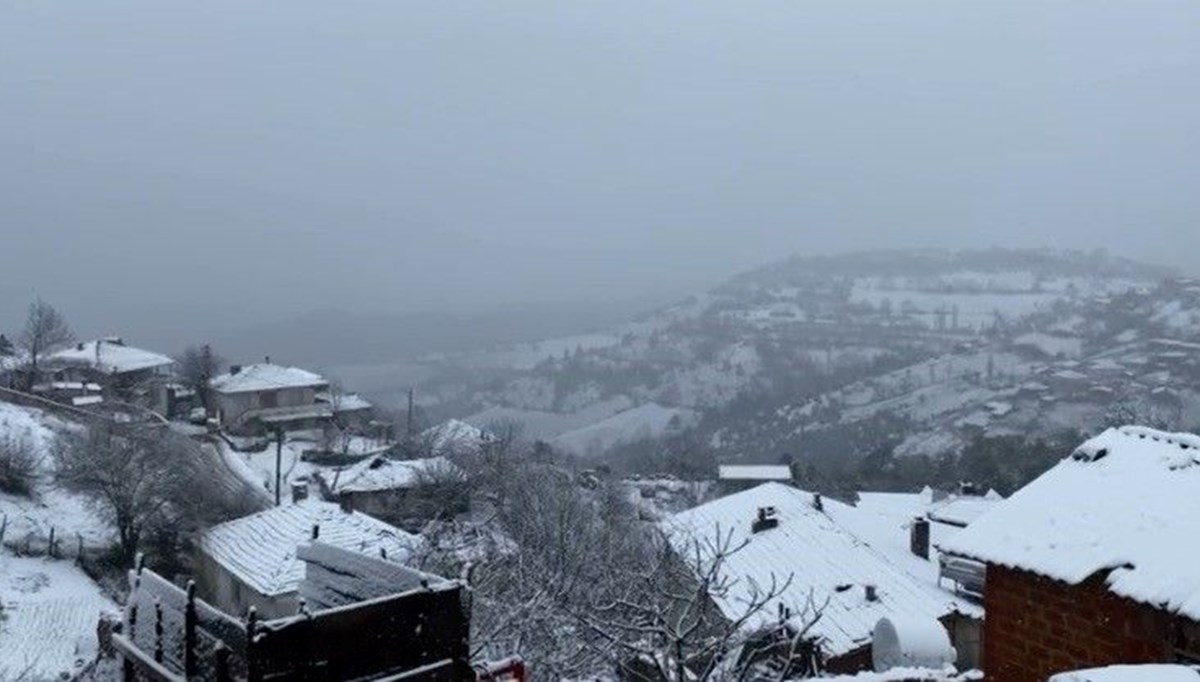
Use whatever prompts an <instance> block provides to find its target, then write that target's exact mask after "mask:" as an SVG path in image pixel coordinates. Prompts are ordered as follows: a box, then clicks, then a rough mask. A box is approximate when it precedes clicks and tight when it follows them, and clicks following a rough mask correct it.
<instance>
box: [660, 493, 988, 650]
mask: <svg viewBox="0 0 1200 682" xmlns="http://www.w3.org/2000/svg"><path fill="white" fill-rule="evenodd" d="M855 518H857V519H859V522H861V523H864V524H867V523H870V521H868V520H867V519H866V518H865V517H861V516H859V514H858V512H857V511H856V510H855V509H854V508H853V507H851V506H849V505H846V504H844V503H841V502H838V501H836V500H830V499H823V498H822V497H821V496H820V495H815V494H813V493H808V492H804V491H802V490H798V489H796V488H793V487H791V486H788V485H783V484H779V483H766V484H763V485H760V486H758V487H755V488H752V489H750V490H745V491H742V492H739V493H735V494H732V495H729V496H726V497H722V498H719V499H717V500H714V501H712V502H708V503H706V504H702V505H700V506H698V507H695V508H693V509H689V510H687V511H684V512H681V513H679V514H675V515H674V516H671V517H669V518H667V519H666V520H665V521H664V522H663V523H662V527H663V530H664V532H666V533H667V534H668V537H669V538H670V541H671V543H672V545H673V546H674V548H675V550H676V552H677V553H678V555H679V556H680V558H681V559H682V560H683V561H685V562H687V563H688V564H689V565H691V564H692V563H693V562H694V561H695V558H694V557H695V556H696V550H697V548H699V549H700V553H701V554H702V555H705V554H706V553H711V546H712V545H711V540H712V539H713V537H714V534H715V533H717V532H720V533H721V534H722V536H723V537H724V536H725V535H726V534H728V541H729V544H731V545H732V546H734V547H739V546H740V547H741V549H739V550H738V551H737V552H735V553H733V554H731V555H730V556H728V557H727V558H726V559H725V563H724V564H723V566H722V575H721V576H720V577H721V578H722V579H724V580H727V581H729V584H730V589H728V590H726V591H724V592H723V593H722V594H714V595H712V600H713V602H714V604H715V606H716V608H717V609H719V610H720V612H721V613H722V614H723V615H724V616H725V617H726V618H728V619H730V620H734V619H737V618H740V617H742V616H744V615H745V614H744V609H745V606H744V605H745V604H746V603H747V602H748V600H750V599H751V598H752V594H753V592H754V590H756V589H762V588H764V587H765V586H769V585H771V584H772V581H773V580H774V581H775V584H778V585H784V584H786V589H785V590H784V591H783V593H782V594H781V595H780V596H779V597H778V599H776V600H775V602H773V603H770V604H767V605H766V608H764V609H763V611H762V612H761V613H760V614H758V615H757V616H756V617H754V618H751V619H750V620H749V621H748V622H747V624H746V627H747V628H748V629H750V630H758V629H766V628H771V627H778V614H779V612H780V611H781V610H783V609H786V610H788V612H789V613H793V614H796V616H795V618H796V619H802V618H804V617H805V615H804V612H805V605H806V604H809V603H815V604H818V605H820V604H826V606H825V608H824V610H823V612H822V614H821V617H820V618H819V619H818V620H817V621H816V622H815V624H814V625H813V626H812V629H811V630H810V634H811V635H812V636H813V637H814V638H815V643H816V646H817V648H818V650H819V654H820V657H821V659H822V660H823V662H824V664H823V665H824V669H825V670H826V671H828V672H831V673H852V672H856V671H860V670H869V669H870V668H871V667H872V648H871V641H872V634H873V631H874V628H875V626H876V624H877V623H879V621H880V619H882V618H884V617H889V616H891V617H902V618H905V619H924V620H927V621H933V622H934V623H935V624H936V623H937V622H939V621H940V623H941V626H942V627H943V628H944V629H945V630H947V631H948V635H949V637H950V639H951V641H952V642H953V643H954V645H955V646H960V645H961V644H960V643H959V642H956V641H954V640H955V638H956V636H957V635H959V634H961V633H963V632H965V631H966V630H967V628H968V625H969V624H970V623H973V624H974V628H975V630H976V631H977V630H978V627H979V624H978V623H979V619H980V618H981V617H982V609H981V608H980V607H979V606H978V605H977V604H974V603H971V602H970V601H969V600H966V599H963V598H961V597H959V596H957V595H955V594H953V593H951V592H949V591H946V590H942V589H940V588H939V587H938V586H937V584H936V577H935V576H936V569H935V568H933V567H930V566H928V562H924V563H922V562H920V561H919V560H918V559H917V558H916V557H912V558H911V562H912V563H913V564H916V565H922V566H925V568H924V570H925V573H924V576H925V577H924V579H920V578H918V577H915V576H914V575H912V574H910V573H909V571H908V570H906V568H903V567H901V566H900V565H899V564H897V563H895V562H893V561H891V560H889V559H888V558H887V557H886V556H885V555H884V554H883V553H882V552H880V551H877V550H876V549H875V548H874V547H872V546H871V545H870V544H869V543H868V542H867V541H864V539H863V538H861V537H860V536H859V535H857V534H856V533H855V532H853V531H852V530H851V529H850V527H849V525H850V523H851V522H852V519H855ZM897 530H899V529H897ZM705 539H707V540H709V541H710V542H705ZM697 543H698V544H697ZM743 544H744V546H742V545H743ZM706 548H708V549H706ZM712 558H713V557H711V556H702V557H701V561H702V562H708V561H711V560H712ZM693 569H696V570H701V569H702V567H698V566H693ZM810 599H811V602H810ZM808 615H811V614H808ZM960 621H961V622H960Z"/></svg>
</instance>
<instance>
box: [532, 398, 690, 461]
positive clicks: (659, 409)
mask: <svg viewBox="0 0 1200 682" xmlns="http://www.w3.org/2000/svg"><path fill="white" fill-rule="evenodd" d="M695 416H696V415H695V413H694V412H692V411H691V410H686V409H680V408H672V407H663V406H662V405H659V404H657V403H647V404H645V405H640V406H638V407H635V408H633V409H631V410H625V411H624V412H621V413H619V414H615V415H613V416H611V417H609V418H608V419H605V420H603V421H600V422H597V423H595V424H590V425H588V426H585V427H583V428H581V429H576V430H574V431H568V432H567V433H564V434H561V435H559V436H558V437H557V438H555V439H554V440H552V441H551V444H552V445H555V446H557V447H558V448H560V449H562V450H563V451H565V452H570V453H574V454H577V455H598V454H601V453H604V452H605V451H607V450H609V449H611V448H612V447H613V446H615V445H620V444H622V443H629V442H632V441H635V440H642V439H647V438H659V437H661V436H664V435H666V434H668V433H678V432H680V431H682V430H683V429H684V428H686V427H688V426H691V425H692V422H693V421H694V420H695Z"/></svg>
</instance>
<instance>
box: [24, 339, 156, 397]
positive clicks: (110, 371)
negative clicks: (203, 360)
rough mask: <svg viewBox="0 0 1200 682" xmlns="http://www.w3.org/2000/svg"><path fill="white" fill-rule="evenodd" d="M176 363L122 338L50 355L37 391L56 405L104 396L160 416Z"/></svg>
mask: <svg viewBox="0 0 1200 682" xmlns="http://www.w3.org/2000/svg"><path fill="white" fill-rule="evenodd" d="M174 365H175V361H174V360H172V359H171V358H169V357H167V356H165V355H162V354H161V353H156V352H154V351H150V350H145V349H142V348H135V347H133V346H128V345H126V344H125V341H124V340H123V339H121V338H120V337H109V338H105V339H97V340H95V341H84V342H80V343H77V344H75V345H73V346H69V347H67V348H63V349H61V350H58V351H55V352H53V353H50V354H49V355H47V356H46V357H45V358H44V359H43V360H42V361H41V363H40V367H39V369H40V370H41V371H40V372H39V374H40V375H41V376H40V377H39V378H38V379H39V380H38V383H37V384H35V385H34V390H35V391H36V392H39V393H43V394H47V395H49V396H51V397H53V398H55V399H59V400H63V401H69V400H72V399H75V398H79V397H88V396H95V395H100V394H102V395H104V396H105V397H107V398H111V399H116V400H122V401H127V402H136V403H138V404H140V405H142V406H144V407H149V408H151V409H155V410H158V411H160V412H162V411H163V410H164V409H165V385H166V382H167V380H168V379H169V378H170V377H171V374H172V370H173V368H174Z"/></svg>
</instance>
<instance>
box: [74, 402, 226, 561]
mask: <svg viewBox="0 0 1200 682" xmlns="http://www.w3.org/2000/svg"><path fill="white" fill-rule="evenodd" d="M196 447H197V446H196V445H195V443H192V442H191V441H189V440H188V439H186V438H185V437H183V436H180V435H178V434H175V433H173V432H172V431H171V430H170V429H168V428H165V427H159V426H140V427H123V428H121V429H120V430H117V427H116V426H115V425H94V426H92V427H89V428H88V429H86V430H85V431H83V432H82V433H77V434H73V435H68V436H65V437H63V438H61V439H60V442H59V444H58V447H57V449H56V452H55V459H56V475H57V478H58V481H59V482H60V483H61V484H62V485H63V486H64V487H66V488H68V489H70V490H74V491H77V492H79V493H82V494H83V495H85V496H87V497H88V498H89V499H90V501H91V502H92V503H93V504H94V505H95V507H96V508H97V510H98V511H99V512H100V513H101V515H102V516H103V517H105V518H106V519H107V520H108V521H109V522H110V523H112V525H113V526H114V527H115V529H116V531H117V537H118V540H119V542H120V548H121V553H122V556H123V558H124V559H125V560H126V561H132V560H133V558H134V556H135V554H136V553H137V551H138V549H139V547H140V546H141V544H142V543H143V541H145V540H146V538H147V537H148V536H149V535H151V534H158V535H159V536H171V537H178V536H180V535H182V534H185V533H189V532H193V531H196V530H198V529H199V528H201V527H203V526H204V525H206V524H207V523H209V522H211V521H213V520H216V519H219V518H222V517H223V516H225V515H226V513H227V512H228V511H230V509H231V508H232V507H233V506H236V505H237V504H238V503H239V502H242V501H238V500H230V499H227V498H228V495H227V494H226V493H225V492H224V491H222V490H219V489H218V488H217V487H216V484H215V483H214V481H213V478H212V476H211V472H208V471H205V470H204V469H203V466H202V460H201V459H200V458H199V457H197V456H196V452H197V451H196V449H195V448H196Z"/></svg>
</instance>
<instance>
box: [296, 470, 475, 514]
mask: <svg viewBox="0 0 1200 682" xmlns="http://www.w3.org/2000/svg"><path fill="white" fill-rule="evenodd" d="M464 476H465V474H464V473H463V471H462V469H460V468H459V467H457V466H455V465H454V463H453V462H451V461H450V460H448V459H446V458H445V457H428V458H424V459H409V460H402V459H392V458H390V457H388V456H386V455H374V456H371V457H368V458H366V459H364V460H363V461H361V462H359V463H357V464H355V465H353V466H350V467H346V468H345V469H339V470H337V471H335V472H333V474H331V475H330V474H324V475H323V474H317V481H318V485H319V486H320V487H321V495H322V496H323V497H325V499H327V500H330V501H334V502H337V503H338V504H340V505H342V506H343V507H346V508H349V509H354V510H356V511H361V512H365V513H367V514H370V515H371V516H374V517H376V518H379V519H382V520H384V521H387V522H388V523H394V524H396V525H399V526H402V527H409V528H419V527H420V526H421V525H423V524H424V522H426V521H429V520H431V519H435V518H439V517H442V516H448V515H454V514H461V513H463V512H465V511H467V510H468V509H469V508H470V503H469V495H468V491H467V487H466V485H464Z"/></svg>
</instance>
